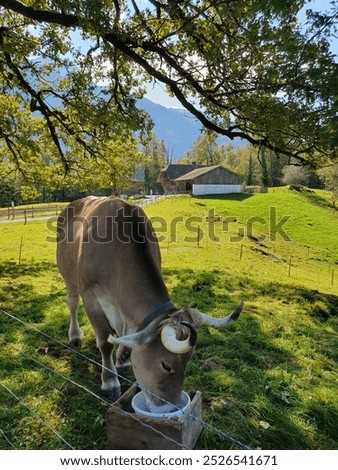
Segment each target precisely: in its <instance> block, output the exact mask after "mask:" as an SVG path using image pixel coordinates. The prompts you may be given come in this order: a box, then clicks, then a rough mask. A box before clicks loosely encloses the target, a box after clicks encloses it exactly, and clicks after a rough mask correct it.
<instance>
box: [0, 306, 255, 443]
mask: <svg viewBox="0 0 338 470" xmlns="http://www.w3.org/2000/svg"><path fill="white" fill-rule="evenodd" d="M0 311H1V312H2V313H3V314H5V315H7V316H8V317H9V318H12V319H13V320H15V321H17V322H19V323H21V324H22V325H24V326H25V327H28V328H29V329H31V330H33V331H35V332H36V333H39V334H41V335H43V336H45V337H46V338H48V339H49V340H51V341H53V342H54V343H56V344H58V345H60V346H61V347H63V348H66V349H68V350H70V351H71V352H72V353H75V354H77V355H78V356H79V357H81V358H82V359H84V360H86V361H89V362H91V363H92V364H94V365H96V366H98V367H100V368H101V369H105V370H108V371H110V372H113V373H114V374H115V375H116V376H117V377H119V378H120V379H121V380H124V381H125V382H127V383H128V384H130V385H134V382H133V381H131V380H129V379H127V378H126V377H123V376H122V375H120V374H118V373H117V372H115V371H111V370H110V369H109V368H107V367H105V366H103V365H102V364H100V363H99V362H97V361H95V360H94V359H91V358H90V357H88V356H86V355H85V354H83V353H81V352H80V351H78V350H76V349H74V348H72V347H70V346H69V345H67V344H65V343H62V342H61V341H59V340H58V339H56V338H53V337H52V336H50V335H48V334H47V333H44V332H43V331H40V330H39V329H37V328H35V327H34V326H33V325H31V324H29V323H27V322H25V321H23V320H21V319H20V318H17V317H16V316H15V315H13V314H11V313H9V312H6V311H5V310H3V309H0ZM142 390H144V391H146V392H147V393H149V394H151V395H152V396H154V397H155V398H157V399H159V400H161V401H162V402H164V403H166V404H170V405H171V406H172V407H174V408H176V409H179V408H178V407H177V406H176V405H175V404H173V403H170V402H168V401H167V400H165V399H163V398H162V397H160V396H158V395H156V394H155V393H153V392H152V391H150V390H148V389H146V388H145V387H142ZM91 393H93V392H91ZM100 399H101V397H100ZM108 404H109V405H110V404H111V403H110V402H108ZM123 411H124V410H123ZM126 414H127V415H128V416H132V415H133V413H127V412H126ZM186 414H187V416H190V417H192V418H193V419H194V420H196V421H199V422H200V423H201V424H202V425H203V427H204V428H207V429H209V430H211V431H213V432H215V433H216V434H218V435H219V436H221V437H223V438H224V439H226V440H228V441H231V442H232V443H234V444H237V445H238V446H240V447H242V448H243V449H245V450H252V448H251V447H249V446H248V445H246V444H244V443H243V442H241V441H240V440H238V439H236V438H234V437H232V436H230V435H229V434H226V433H225V432H224V431H221V430H220V429H217V428H216V427H214V426H212V425H211V424H209V423H207V422H205V421H203V420H202V419H200V418H198V417H196V416H194V415H192V414H190V413H189V412H186ZM133 416H135V415H133ZM137 420H138V419H137ZM138 421H139V420H138ZM140 422H141V424H142V425H144V424H145V423H143V422H142V421H140ZM150 428H151V429H152V430H154V431H155V432H156V431H157V430H155V429H154V428H152V427H151V426H150ZM161 434H162V433H161ZM163 437H165V438H166V439H168V436H164V435H163ZM169 439H170V440H172V439H171V438H169ZM174 442H175V441H174ZM175 443H176V444H178V443H177V442H175ZM178 445H179V446H180V447H185V446H182V445H181V444H178ZM186 449H187V448H186Z"/></svg>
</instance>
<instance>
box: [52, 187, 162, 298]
mask: <svg viewBox="0 0 338 470" xmlns="http://www.w3.org/2000/svg"><path fill="white" fill-rule="evenodd" d="M57 261H58V266H59V270H60V272H61V274H62V276H63V277H64V279H65V281H66V283H67V285H68V286H70V287H71V286H73V287H74V289H75V288H76V289H77V290H78V291H80V293H81V290H82V289H84V288H87V287H88V286H89V285H90V284H93V283H98V284H100V283H101V284H104V283H105V284H107V282H108V280H109V282H112V281H113V280H114V273H116V276H118V277H119V278H120V279H123V281H124V283H130V284H129V288H131V284H132V283H133V282H137V279H136V277H135V275H134V274H133V273H134V272H135V266H137V267H138V269H140V271H142V272H140V273H139V276H137V278H141V279H143V281H145V282H146V283H147V281H148V283H150V284H151V283H153V282H155V283H157V282H159V284H161V285H159V286H158V287H159V288H160V290H162V288H163V286H162V278H161V276H160V252H159V247H158V242H157V238H156V235H155V234H154V231H153V229H152V226H151V223H150V222H149V220H148V219H147V217H146V215H145V214H144V212H143V210H142V209H141V208H140V207H138V206H133V205H130V204H128V203H126V202H125V201H122V200H121V199H118V198H116V197H114V196H111V197H107V198H104V197H86V198H83V199H80V200H77V201H74V202H72V203H70V204H69V205H68V206H67V207H66V208H65V209H64V210H63V211H62V213H61V214H60V216H59V219H58V248H57ZM107 274H109V275H108V276H107ZM108 278H109V279H108ZM117 281H118V279H117ZM128 281H129V282H128ZM116 285H117V284H116ZM105 287H107V288H112V289H114V285H112V286H108V285H106V286H105ZM121 287H122V285H121V282H120V284H119V288H120V290H121Z"/></svg>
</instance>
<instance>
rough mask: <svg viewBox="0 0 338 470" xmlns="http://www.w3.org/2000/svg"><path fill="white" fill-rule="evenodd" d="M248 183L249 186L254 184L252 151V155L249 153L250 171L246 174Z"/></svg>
mask: <svg viewBox="0 0 338 470" xmlns="http://www.w3.org/2000/svg"><path fill="white" fill-rule="evenodd" d="M246 184H247V186H252V185H253V184H254V175H253V157H252V152H250V155H249V162H248V172H247V175H246Z"/></svg>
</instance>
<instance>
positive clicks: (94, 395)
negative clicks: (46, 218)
mask: <svg viewBox="0 0 338 470" xmlns="http://www.w3.org/2000/svg"><path fill="white" fill-rule="evenodd" d="M1 341H2V343H3V344H6V345H7V346H9V347H11V348H13V349H14V350H15V351H17V352H19V353H20V354H22V355H23V356H25V357H27V358H28V359H29V360H30V361H32V362H34V363H35V364H37V365H39V366H40V367H43V368H44V369H46V370H47V371H48V372H51V373H53V374H54V375H57V376H58V377H61V378H62V379H63V380H65V381H67V382H70V383H71V384H72V385H75V386H76V387H79V388H80V389H81V390H84V391H85V392H87V393H89V394H90V395H91V396H93V397H94V398H96V399H98V400H99V401H100V402H102V403H103V404H104V405H107V406H110V405H111V403H110V402H109V401H108V400H106V399H104V398H103V397H100V395H97V394H96V393H94V392H93V391H92V390H90V389H89V388H87V387H85V386H84V385H82V384H79V383H78V382H75V380H73V379H71V378H69V377H66V376H65V375H63V374H60V373H59V372H57V371H56V370H54V369H52V368H51V367H49V366H47V365H46V364H44V363H43V362H40V361H38V360H37V359H34V358H33V357H31V356H29V355H28V354H27V353H25V352H24V351H22V350H20V349H19V348H16V347H15V346H13V345H12V344H10V343H8V342H7V341H5V340H4V339H2V338H1ZM120 411H121V413H123V414H125V415H127V416H130V417H131V418H132V419H134V420H135V421H137V422H139V423H141V424H142V425H143V426H145V427H146V428H149V429H151V430H152V431H154V432H155V433H156V434H158V435H160V436H161V437H163V438H165V439H166V440H168V441H170V442H172V443H173V444H175V445H177V446H178V447H182V448H183V449H186V450H191V449H189V447H187V446H185V445H184V444H180V443H179V442H177V441H176V440H175V439H172V438H171V437H169V436H167V435H166V434H164V433H162V432H161V431H159V430H158V429H155V428H153V427H152V426H151V425H149V424H147V423H144V422H143V421H141V420H140V419H139V418H138V417H137V416H136V415H134V414H131V413H128V412H127V411H125V410H123V409H122V408H121V409H120Z"/></svg>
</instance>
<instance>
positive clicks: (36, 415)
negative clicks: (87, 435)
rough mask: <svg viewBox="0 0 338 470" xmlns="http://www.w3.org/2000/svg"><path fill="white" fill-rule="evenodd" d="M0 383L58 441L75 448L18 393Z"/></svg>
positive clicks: (72, 448) (73, 448)
mask: <svg viewBox="0 0 338 470" xmlns="http://www.w3.org/2000/svg"><path fill="white" fill-rule="evenodd" d="M0 385H1V386H2V387H3V388H4V389H5V390H7V392H8V393H9V394H10V395H12V397H14V398H15V399H16V400H17V401H18V402H19V403H20V404H21V405H22V406H23V407H25V408H27V410H29V411H30V413H32V414H33V415H34V416H35V417H36V419H38V420H39V421H40V422H41V423H43V424H44V425H45V426H46V427H47V428H48V429H49V430H50V431H52V433H53V434H55V435H56V436H57V437H58V438H59V439H60V441H62V442H63V443H64V444H66V446H67V447H68V448H69V449H71V450H75V447H73V446H72V445H71V444H69V442H68V441H66V439H65V438H64V437H62V436H61V434H60V433H59V432H58V431H56V430H55V429H54V428H52V426H50V425H49V424H48V423H47V421H46V420H44V419H43V418H42V417H41V416H40V415H39V414H38V413H37V412H36V411H35V410H33V408H31V407H30V406H28V405H27V404H26V403H25V402H24V401H23V400H22V398H20V397H19V396H18V395H16V393H14V392H13V391H12V390H11V389H10V388H9V387H7V385H5V384H4V383H3V382H0Z"/></svg>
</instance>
